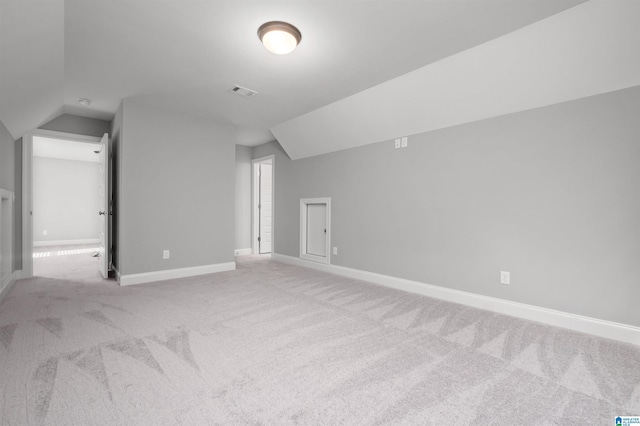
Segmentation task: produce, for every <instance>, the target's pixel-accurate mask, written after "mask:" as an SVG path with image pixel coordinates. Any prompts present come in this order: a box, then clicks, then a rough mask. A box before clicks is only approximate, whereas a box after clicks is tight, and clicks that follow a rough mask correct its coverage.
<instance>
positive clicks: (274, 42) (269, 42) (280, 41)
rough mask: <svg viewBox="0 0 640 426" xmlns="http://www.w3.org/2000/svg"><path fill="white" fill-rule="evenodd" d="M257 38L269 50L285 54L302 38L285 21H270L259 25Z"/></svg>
mask: <svg viewBox="0 0 640 426" xmlns="http://www.w3.org/2000/svg"><path fill="white" fill-rule="evenodd" d="M258 38H260V41H262V44H264V47H266V48H267V50H268V51H269V52H273V53H277V54H278V55H286V54H287V53H291V52H293V50H294V49H295V48H296V46H298V43H300V40H302V34H300V31H299V30H298V29H297V28H296V27H294V26H293V25H291V24H289V23H287V22H282V21H271V22H266V23H264V24H262V25H260V28H258Z"/></svg>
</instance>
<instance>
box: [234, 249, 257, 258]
mask: <svg viewBox="0 0 640 426" xmlns="http://www.w3.org/2000/svg"><path fill="white" fill-rule="evenodd" d="M251 253H253V249H252V248H251V247H249V248H243V249H235V250H234V251H233V254H234V255H236V256H244V255H246V254H251Z"/></svg>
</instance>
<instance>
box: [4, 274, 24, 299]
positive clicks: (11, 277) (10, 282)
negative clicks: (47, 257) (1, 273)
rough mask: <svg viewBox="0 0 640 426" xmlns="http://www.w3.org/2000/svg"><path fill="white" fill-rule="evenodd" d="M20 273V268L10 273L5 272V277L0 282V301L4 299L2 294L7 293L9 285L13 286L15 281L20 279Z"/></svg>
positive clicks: (9, 288)
mask: <svg viewBox="0 0 640 426" xmlns="http://www.w3.org/2000/svg"><path fill="white" fill-rule="evenodd" d="M21 275H22V271H21V270H18V271H13V272H12V273H11V274H7V276H6V277H5V279H4V280H2V282H0V301H2V299H4V296H6V295H7V293H9V291H10V290H11V287H13V285H14V284H15V283H16V281H17V280H19V279H20V276H21Z"/></svg>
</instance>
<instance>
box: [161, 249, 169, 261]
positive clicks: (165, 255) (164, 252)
mask: <svg viewBox="0 0 640 426" xmlns="http://www.w3.org/2000/svg"><path fill="white" fill-rule="evenodd" d="M162 258H163V259H168V258H169V250H164V251H163V252H162Z"/></svg>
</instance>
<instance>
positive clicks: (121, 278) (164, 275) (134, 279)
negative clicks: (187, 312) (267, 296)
mask: <svg viewBox="0 0 640 426" xmlns="http://www.w3.org/2000/svg"><path fill="white" fill-rule="evenodd" d="M234 269H236V262H226V263H216V264H213V265H202V266H192V267H189V268H180V269H167V270H164V271H153V272H143V273H141V274H128V275H121V274H120V272H119V271H118V272H116V277H117V278H118V282H119V283H120V285H121V286H125V285H134V284H144V283H150V282H155V281H164V280H172V279H176V278H186V277H194V276H196V275H206V274H214V273H216V272H224V271H233V270H234Z"/></svg>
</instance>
